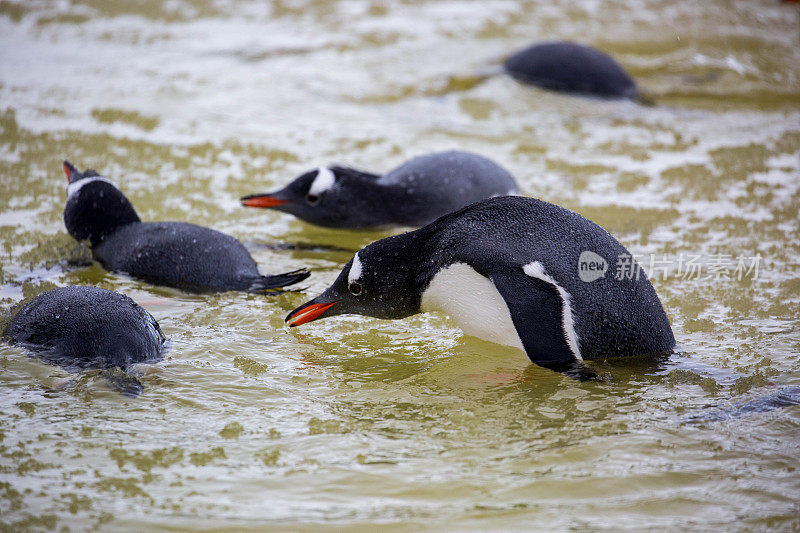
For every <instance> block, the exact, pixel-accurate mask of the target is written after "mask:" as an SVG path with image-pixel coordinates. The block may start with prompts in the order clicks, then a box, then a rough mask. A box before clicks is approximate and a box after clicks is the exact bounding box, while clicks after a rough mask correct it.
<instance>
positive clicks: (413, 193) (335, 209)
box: [242, 151, 519, 228]
mask: <svg viewBox="0 0 800 533" xmlns="http://www.w3.org/2000/svg"><path fill="white" fill-rule="evenodd" d="M518 190H519V188H518V187H517V183H516V182H515V181H514V178H513V177H512V176H511V174H509V173H508V171H506V170H505V169H504V168H502V167H501V166H500V165H498V164H497V163H495V162H494V161H491V160H489V159H487V158H485V157H483V156H480V155H477V154H472V153H469V152H458V151H451V152H441V153H434V154H428V155H423V156H419V157H415V158H414V159H411V160H410V161H408V162H406V163H404V164H402V165H400V166H399V167H397V168H396V169H394V170H392V171H390V172H388V173H386V174H384V175H382V176H378V175H376V174H370V173H367V172H362V171H360V170H354V169H352V168H346V167H339V166H334V167H330V168H328V167H321V168H318V169H316V170H312V171H310V172H306V173H305V174H303V175H302V176H300V177H299V178H297V179H295V180H294V181H293V182H291V183H290V184H289V185H287V186H286V187H285V188H283V189H281V190H280V191H277V192H273V193H264V194H253V195H250V196H245V197H244V198H242V204H243V205H245V206H248V207H267V208H273V209H277V210H279V211H284V212H286V213H291V214H292V215H294V216H296V217H298V218H300V219H302V220H305V221H306V222H310V223H312V224H316V225H318V226H326V227H330V228H375V227H387V226H423V225H425V224H427V223H429V222H432V221H434V220H436V219H437V218H438V217H440V216H442V215H444V214H446V213H450V212H452V211H455V210H456V209H460V208H462V207H464V206H465V205H469V204H471V203H473V202H477V201H478V200H483V199H484V198H489V197H492V196H500V195H506V194H516V192H517V191H518Z"/></svg>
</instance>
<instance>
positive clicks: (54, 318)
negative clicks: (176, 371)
mask: <svg viewBox="0 0 800 533" xmlns="http://www.w3.org/2000/svg"><path fill="white" fill-rule="evenodd" d="M3 337H5V338H7V339H8V340H10V341H11V342H14V343H16V344H19V345H21V346H23V347H25V348H27V349H29V350H31V351H32V352H34V353H35V354H37V355H38V356H40V357H42V358H43V359H45V360H46V361H48V362H50V363H53V364H57V365H60V366H62V367H64V368H66V369H68V370H79V369H88V368H97V369H108V368H115V367H116V368H120V369H122V370H125V369H126V368H128V367H129V366H130V365H132V364H134V363H145V362H153V361H156V360H158V359H160V358H161V355H162V351H163V349H164V345H165V344H164V343H165V342H166V338H165V337H164V334H163V333H162V332H161V328H160V327H159V325H158V322H156V319H155V318H153V317H152V315H150V313H148V312H147V311H145V310H144V309H142V308H141V307H140V306H139V305H138V304H137V303H136V302H134V301H133V300H132V299H130V298H129V297H127V296H125V295H124V294H120V293H118V292H113V291H107V290H105V289H99V288H97V287H82V286H71V287H61V288H58V289H54V290H52V291H48V292H44V293H42V294H40V295H38V296H37V297H36V298H34V299H33V300H31V301H30V302H28V304H27V305H25V306H24V307H23V308H22V309H21V310H20V311H19V312H18V313H17V314H16V315H14V316H13V317H12V318H11V321H10V322H9V323H8V326H7V327H6V329H5V331H4V332H3Z"/></svg>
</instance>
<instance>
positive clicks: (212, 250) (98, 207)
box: [64, 161, 309, 292]
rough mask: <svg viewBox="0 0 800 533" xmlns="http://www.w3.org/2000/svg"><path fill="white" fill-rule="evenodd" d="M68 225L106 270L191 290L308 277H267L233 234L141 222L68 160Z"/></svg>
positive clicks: (259, 287) (260, 286)
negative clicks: (87, 243)
mask: <svg viewBox="0 0 800 533" xmlns="http://www.w3.org/2000/svg"><path fill="white" fill-rule="evenodd" d="M64 172H66V174H67V180H68V181H69V186H68V187H67V193H68V197H67V204H66V206H65V208H64V223H65V224H66V226H67V231H69V234H70V235H72V236H73V237H74V238H76V239H78V240H83V239H89V241H90V242H91V245H92V250H93V252H94V255H95V257H96V258H97V259H98V260H99V261H100V262H101V263H102V264H103V266H105V268H106V269H108V270H111V271H117V272H125V273H127V274H130V275H131V276H134V277H137V278H141V279H143V280H145V281H148V282H150V283H154V284H157V285H167V286H170V287H177V288H180V289H183V290H187V291H192V292H215V291H249V292H264V291H266V290H269V289H275V288H278V287H283V286H285V285H291V284H292V283H297V282H299V281H302V280H304V279H306V278H307V277H308V276H309V273H308V272H307V271H305V270H304V269H300V270H295V271H293V272H287V273H285V274H278V275H275V276H262V275H261V274H260V273H259V272H258V267H257V266H256V263H255V261H253V258H252V257H250V254H249V253H248V251H247V249H245V247H244V246H243V245H242V243H240V242H239V241H237V240H236V239H234V238H233V237H231V236H229V235H225V234H224V233H220V232H218V231H214V230H212V229H210V228H205V227H202V226H196V225H194V224H187V223H185V222H142V221H141V220H140V219H139V215H137V214H136V210H135V209H134V208H133V205H131V203H130V202H129V201H128V199H127V198H126V197H125V195H124V194H122V191H120V190H119V189H118V188H117V186H116V185H114V183H112V182H111V181H110V180H108V179H107V178H104V177H102V176H100V175H99V174H98V173H97V172H95V171H94V170H87V171H85V172H84V173H81V172H79V171H78V170H77V169H76V168H75V167H74V166H72V164H70V163H69V162H68V161H64Z"/></svg>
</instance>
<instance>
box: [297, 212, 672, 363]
mask: <svg viewBox="0 0 800 533" xmlns="http://www.w3.org/2000/svg"><path fill="white" fill-rule="evenodd" d="M587 257H588V258H590V259H591V261H592V264H593V265H595V266H597V267H598V269H596V270H592V272H591V275H587V273H586V272H584V271H583V270H582V268H583V267H584V266H585V265H582V263H581V261H582V260H583V261H584V263H585V262H586V258H587ZM619 258H627V260H629V261H630V262H631V263H630V264H631V266H632V267H635V268H631V269H630V275H628V274H627V273H625V275H622V276H618V275H615V273H614V272H613V271H612V270H610V269H609V268H608V266H609V265H616V264H617V263H618V260H619ZM603 265H605V268H602V266H603ZM634 273H635V275H634ZM425 311H438V312H441V313H444V314H446V315H449V316H450V317H451V318H452V319H453V320H454V321H455V322H456V323H457V324H458V325H459V326H460V327H461V329H462V330H463V331H464V332H465V333H466V334H468V335H472V336H476V337H480V338H482V339H484V340H488V341H491V342H495V343H498V344H504V345H508V346H513V347H516V348H519V349H520V350H523V351H524V352H525V353H526V354H527V356H528V357H529V358H530V360H531V361H532V362H534V363H536V364H538V365H541V366H543V367H546V368H550V369H553V370H556V371H561V372H568V371H570V370H571V369H574V368H575V367H576V365H578V366H580V365H581V362H582V361H583V360H591V359H602V358H608V357H620V356H633V355H646V354H663V353H668V352H670V351H671V350H672V349H673V348H674V346H675V338H674V336H673V333H672V329H671V327H670V324H669V320H668V319H667V315H666V313H665V312H664V308H663V307H662V305H661V302H660V301H659V299H658V296H657V295H656V292H655V289H654V288H653V286H652V284H651V283H650V281H649V280H648V279H647V276H646V275H645V274H644V272H643V271H641V269H640V268H639V267H638V265H637V264H636V262H635V259H633V258H632V256H631V254H630V253H629V252H628V251H627V250H626V249H625V247H624V246H622V244H620V243H619V242H618V241H617V240H616V239H615V238H614V237H612V236H611V235H610V234H609V233H608V232H607V231H606V230H604V229H603V228H601V227H600V226H598V225H597V224H595V223H593V222H591V221H589V220H587V219H586V218H584V217H582V216H581V215H579V214H577V213H575V212H573V211H570V210H568V209H564V208H562V207H559V206H556V205H553V204H550V203H547V202H544V201H541V200H537V199H533V198H524V197H516V196H505V197H498V198H492V199H488V200H484V201H481V202H477V203H475V204H472V205H469V206H467V207H465V208H463V209H461V210H459V211H457V212H454V213H451V214H448V215H445V216H443V217H441V218H439V219H438V220H436V221H435V222H433V223H431V224H429V225H427V226H425V227H423V228H420V229H418V230H416V231H412V232H409V233H404V234H401V235H396V236H392V237H388V238H386V239H382V240H379V241H376V242H374V243H372V244H370V245H368V246H367V247H365V248H363V249H362V250H360V251H359V252H357V253H356V254H355V256H354V257H353V258H352V259H351V260H350V261H349V262H348V263H347V264H346V265H345V266H344V268H343V269H342V271H341V273H340V274H339V276H338V277H337V278H336V280H335V281H334V282H333V285H331V286H330V287H329V288H328V289H327V290H325V291H324V292H323V293H322V294H321V295H319V296H318V297H316V298H314V299H313V300H311V301H309V302H307V303H305V304H303V305H301V306H300V307H298V308H297V309H295V310H293V311H292V312H291V313H289V315H288V316H287V317H286V322H287V324H288V325H289V326H290V327H294V326H299V325H301V324H305V323H308V322H311V321H313V320H317V319H320V318H327V317H331V316H335V315H340V314H345V313H350V314H360V315H366V316H371V317H377V318H386V319H399V318H405V317H408V316H410V315H413V314H416V313H420V312H425Z"/></svg>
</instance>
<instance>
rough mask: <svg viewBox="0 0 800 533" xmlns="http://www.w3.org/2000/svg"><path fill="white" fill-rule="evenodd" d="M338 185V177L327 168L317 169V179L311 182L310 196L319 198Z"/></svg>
mask: <svg viewBox="0 0 800 533" xmlns="http://www.w3.org/2000/svg"><path fill="white" fill-rule="evenodd" d="M335 184H336V176H335V175H334V174H333V171H332V170H331V169H329V168H326V167H319V168H318V169H317V177H315V178H314V181H312V182H311V187H309V188H308V196H319V195H321V194H322V193H324V192H325V191H327V190H328V189H330V188H331V187H333V186H334V185H335Z"/></svg>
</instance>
